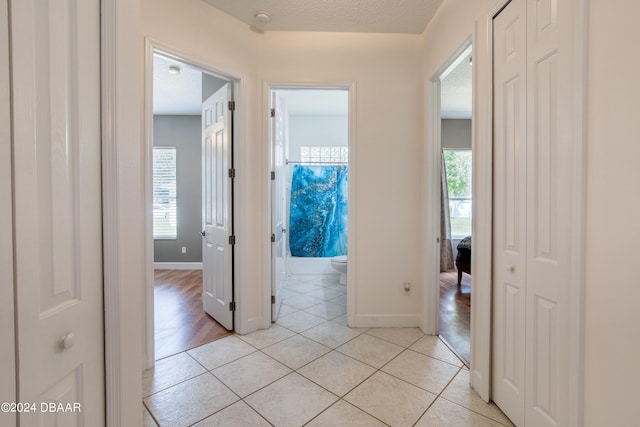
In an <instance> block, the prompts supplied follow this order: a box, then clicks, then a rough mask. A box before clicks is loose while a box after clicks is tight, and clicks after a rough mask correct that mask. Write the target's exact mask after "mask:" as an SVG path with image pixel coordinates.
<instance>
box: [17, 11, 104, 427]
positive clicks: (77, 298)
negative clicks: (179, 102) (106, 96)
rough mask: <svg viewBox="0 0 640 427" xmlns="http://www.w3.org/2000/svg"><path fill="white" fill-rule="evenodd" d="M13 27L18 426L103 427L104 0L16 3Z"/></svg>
mask: <svg viewBox="0 0 640 427" xmlns="http://www.w3.org/2000/svg"><path fill="white" fill-rule="evenodd" d="M11 30H12V35H11V36H12V39H11V40H12V53H13V58H12V68H13V81H12V84H13V112H14V114H13V125H14V128H13V129H14V139H13V146H14V157H13V164H14V167H13V170H14V197H15V199H14V200H15V217H14V221H15V255H16V261H15V263H16V272H15V273H16V290H17V292H16V293H17V305H16V307H17V335H18V358H19V370H18V389H19V395H18V401H20V402H36V403H37V405H38V407H37V412H36V413H23V414H21V415H20V416H19V418H20V425H21V426H36V425H37V426H100V425H103V424H104V417H105V408H104V400H105V393H104V348H103V342H104V327H103V302H102V295H103V286H102V219H101V199H102V197H101V182H100V179H101V166H100V162H101V160H100V151H101V142H100V141H101V140H100V138H101V129H100V1H99V0H55V1H54V0H49V1H47V0H38V1H36V0H20V1H12V2H11ZM41 402H45V403H46V402H57V403H62V404H63V405H64V407H65V408H66V407H67V404H69V405H71V406H70V407H69V408H71V409H73V408H78V407H79V408H80V410H77V409H76V410H75V411H74V412H55V413H50V412H43V411H42V410H41V409H42V407H40V403H41ZM74 405H75V406H74Z"/></svg>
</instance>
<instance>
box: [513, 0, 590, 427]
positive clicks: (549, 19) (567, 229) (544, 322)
mask: <svg viewBox="0 0 640 427" xmlns="http://www.w3.org/2000/svg"><path fill="white" fill-rule="evenodd" d="M527 3H528V9H527V17H528V23H527V24H528V25H527V42H528V43H527V57H528V61H527V67H528V68H527V95H528V96H527V308H526V317H527V331H526V339H527V350H526V360H527V369H526V375H527V377H526V392H525V396H526V403H525V407H526V415H525V419H526V424H527V425H528V426H567V425H569V422H568V412H569V411H568V407H569V404H568V402H569V396H568V394H569V387H568V383H569V372H570V366H569V350H570V347H569V342H570V336H569V327H570V326H569V325H570V317H569V313H570V307H569V301H570V296H571V295H570V283H571V276H570V273H571V265H570V263H571V257H572V249H573V248H572V241H573V240H572V239H573V236H572V225H573V223H574V222H575V221H577V220H578V219H577V218H573V217H572V215H573V212H574V209H573V206H572V201H573V198H572V197H573V188H574V179H573V177H574V172H573V171H574V168H575V165H576V164H577V161H578V159H577V157H576V153H577V151H576V149H575V147H576V141H575V138H574V134H575V130H574V129H575V127H576V122H577V121H576V119H575V117H576V115H575V114H574V110H575V106H574V99H575V97H574V94H573V93H574V92H573V86H574V84H573V83H574V82H573V76H574V73H573V69H572V66H573V50H572V47H571V46H572V43H571V40H572V37H573V34H572V31H571V29H572V28H573V25H572V20H573V19H574V15H575V14H574V13H573V12H572V9H571V4H572V3H573V2H570V1H559V0H536V1H529V2H527Z"/></svg>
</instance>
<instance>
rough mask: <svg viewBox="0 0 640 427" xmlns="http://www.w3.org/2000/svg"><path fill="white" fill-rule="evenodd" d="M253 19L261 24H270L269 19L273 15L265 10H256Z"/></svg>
mask: <svg viewBox="0 0 640 427" xmlns="http://www.w3.org/2000/svg"><path fill="white" fill-rule="evenodd" d="M253 19H254V20H255V21H256V23H257V24H260V25H265V24H268V23H269V21H271V17H270V16H269V14H268V13H267V12H263V11H259V12H256V14H255V15H254V16H253Z"/></svg>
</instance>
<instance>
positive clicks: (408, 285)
mask: <svg viewBox="0 0 640 427" xmlns="http://www.w3.org/2000/svg"><path fill="white" fill-rule="evenodd" d="M404 291H405V292H410V291H411V282H410V281H408V280H405V281H404Z"/></svg>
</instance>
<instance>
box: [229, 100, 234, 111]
mask: <svg viewBox="0 0 640 427" xmlns="http://www.w3.org/2000/svg"><path fill="white" fill-rule="evenodd" d="M229 111H236V101H229Z"/></svg>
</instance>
